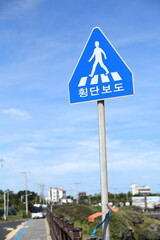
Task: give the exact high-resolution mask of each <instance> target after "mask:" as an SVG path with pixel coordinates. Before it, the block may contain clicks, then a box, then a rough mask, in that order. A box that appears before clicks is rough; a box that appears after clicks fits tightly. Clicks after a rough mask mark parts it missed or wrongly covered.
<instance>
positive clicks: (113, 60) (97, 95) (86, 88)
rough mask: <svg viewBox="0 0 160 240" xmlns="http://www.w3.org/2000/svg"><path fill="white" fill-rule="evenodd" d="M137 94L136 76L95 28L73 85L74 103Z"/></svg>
mask: <svg viewBox="0 0 160 240" xmlns="http://www.w3.org/2000/svg"><path fill="white" fill-rule="evenodd" d="M129 95H134V86H133V73H132V71H131V70H130V69H129V67H128V66H127V64H126V63H125V62H124V61H123V59H122V58H121V56H120V55H119V54H118V52H117V51H116V50H115V48H114V47H113V46H112V44H111V43H110V42H109V40H108V39H107V37H106V36H105V35H104V33H103V32H102V31H101V29H100V28H98V27H95V28H94V29H93V30H92V32H91V34H90V37H89V39H88V41H87V43H86V46H85V48H84V50H83V52H82V55H81V57H80V59H79V61H78V64H77V66H76V68H75V70H74V72H73V74H72V77H71V79H70V82H69V97H70V103H80V102H88V101H98V100H103V99H106V98H115V97H123V96H129Z"/></svg>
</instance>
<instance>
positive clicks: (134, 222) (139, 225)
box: [54, 205, 160, 240]
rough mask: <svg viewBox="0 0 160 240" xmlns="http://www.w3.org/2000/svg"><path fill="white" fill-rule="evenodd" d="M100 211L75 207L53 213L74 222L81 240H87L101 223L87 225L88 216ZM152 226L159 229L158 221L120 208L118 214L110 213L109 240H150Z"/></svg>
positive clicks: (98, 233) (98, 208) (98, 219)
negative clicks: (132, 237)
mask: <svg viewBox="0 0 160 240" xmlns="http://www.w3.org/2000/svg"><path fill="white" fill-rule="evenodd" d="M100 211H101V209H100V207H90V206H86V205H85V206H83V205H76V206H70V207H59V208H57V209H56V210H55V211H54V213H55V214H56V215H58V216H60V217H63V218H65V219H68V220H69V221H72V222H74V224H75V227H82V228H83V231H82V233H83V239H87V238H90V235H91V233H92V231H93V229H94V227H95V226H96V225H98V224H99V223H100V222H101V217H98V218H97V219H96V220H95V222H93V223H89V222H88V216H89V215H92V214H93V213H96V212H100ZM153 224H154V225H155V226H159V227H160V221H157V220H153V219H150V218H148V217H147V216H144V215H142V214H141V213H139V212H136V211H133V210H132V209H131V208H120V209H119V212H118V213H114V212H112V214H111V216H110V217H109V225H110V235H111V240H118V239H122V238H123V239H125V238H127V236H133V235H134V238H135V240H144V239H145V240H152V239H154V235H155V234H154V232H153V231H152V230H151V229H152V228H151V227H150V226H152V225H153ZM96 237H102V228H101V227H100V228H99V229H98V230H97V234H96Z"/></svg>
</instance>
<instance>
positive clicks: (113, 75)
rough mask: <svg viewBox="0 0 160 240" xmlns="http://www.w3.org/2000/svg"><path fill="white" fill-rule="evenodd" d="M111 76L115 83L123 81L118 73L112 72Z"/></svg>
mask: <svg viewBox="0 0 160 240" xmlns="http://www.w3.org/2000/svg"><path fill="white" fill-rule="evenodd" d="M111 75H112V77H113V80H114V81H120V80H122V78H121V77H120V76H119V74H118V72H112V73H111Z"/></svg>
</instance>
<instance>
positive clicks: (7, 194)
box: [6, 190, 9, 217]
mask: <svg viewBox="0 0 160 240" xmlns="http://www.w3.org/2000/svg"><path fill="white" fill-rule="evenodd" d="M6 193H7V217H8V211H9V210H8V209H9V190H7V192H6Z"/></svg>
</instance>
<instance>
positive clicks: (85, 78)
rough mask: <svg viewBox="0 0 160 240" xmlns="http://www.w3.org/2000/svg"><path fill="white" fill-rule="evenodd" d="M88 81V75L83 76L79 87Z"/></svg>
mask: <svg viewBox="0 0 160 240" xmlns="http://www.w3.org/2000/svg"><path fill="white" fill-rule="evenodd" d="M86 82H87V77H82V78H81V80H80V82H79V84H78V87H84V86H85V85H86Z"/></svg>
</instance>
